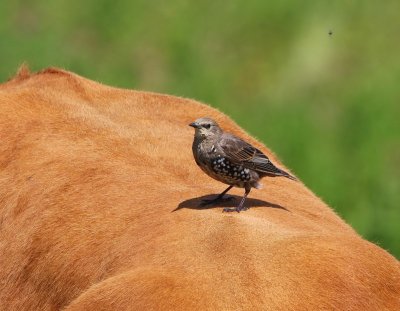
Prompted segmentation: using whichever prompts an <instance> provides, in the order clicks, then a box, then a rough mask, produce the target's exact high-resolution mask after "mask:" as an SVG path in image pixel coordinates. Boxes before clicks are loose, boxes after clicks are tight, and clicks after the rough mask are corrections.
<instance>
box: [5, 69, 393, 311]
mask: <svg viewBox="0 0 400 311" xmlns="http://www.w3.org/2000/svg"><path fill="white" fill-rule="evenodd" d="M205 115H206V116H210V117H211V118H213V119H215V120H216V121H217V122H218V123H219V124H220V125H221V127H222V128H223V129H224V130H226V131H229V132H231V133H233V134H235V135H238V136H240V137H243V138H244V139H245V140H246V141H248V142H249V143H251V144H252V145H254V146H255V147H257V148H259V149H260V150H262V151H263V152H264V153H265V154H266V155H268V157H270V158H271V160H272V161H274V163H277V164H278V165H279V167H282V168H284V166H283V165H282V163H280V162H279V161H278V159H277V158H276V157H275V156H274V155H273V154H272V153H271V151H270V150H269V149H268V148H266V147H265V146H263V145H262V144H261V143H260V142H258V141H257V140H255V139H254V138H252V137H251V136H249V135H247V134H246V133H245V132H244V131H243V130H241V129H240V128H239V127H238V126H237V125H236V124H235V123H234V122H233V121H232V120H230V119H229V118H228V117H227V116H225V115H224V114H222V113H221V112H218V111H217V110H215V109H213V108H210V107H209V106H206V105H203V104H200V103H198V102H196V101H193V100H188V99H182V98H177V97H173V96H167V95H160V94H154V93H146V92H137V91H131V90H123V89H117V88H112V87H108V86H104V85H102V84H99V83H96V82H93V81H90V80H88V79H85V78H82V77H80V76H78V75H76V74H73V73H70V72H66V71H63V70H58V69H47V70H44V71H42V72H40V73H37V74H29V72H28V71H27V70H26V69H25V70H22V71H21V72H20V74H18V75H17V76H16V77H15V78H13V79H12V80H10V81H9V82H7V83H4V84H2V85H0V309H1V310H12V311H14V310H18V311H23V310H30V311H32V310H34V311H35V310H40V311H43V310H44V311H48V310H65V311H72V310H96V311H97V310H118V311H120V310H274V311H276V310H284V311H288V310H300V311H302V310H347V311H348V310H350V311H351V310H360V311H361V310H362V311H365V310H374V311H376V310H379V311H382V310H400V301H399V297H400V266H399V262H398V261H397V260H396V259H395V258H394V257H392V256H391V255H390V254H388V253H387V252H386V251H385V250H383V249H381V248H379V247H378V246H376V245H374V244H372V243H369V242H367V241H365V240H363V239H362V238H361V237H360V236H359V235H358V234H356V233H355V232H354V230H353V229H352V228H351V227H350V226H349V225H347V224H346V223H345V222H344V221H343V220H342V219H340V218H339V217H338V216H337V215H336V214H335V213H334V212H333V211H332V209H331V208H329V207H328V206H327V205H326V204H325V203H324V202H322V201H321V200H320V199H319V198H317V197H316V196H315V195H314V194H313V193H312V192H311V191H310V190H309V189H307V187H306V186H304V185H303V184H302V183H301V182H293V181H291V180H289V179H287V178H272V179H271V180H270V181H268V187H265V188H264V189H263V190H260V191H256V192H254V194H253V197H252V198H251V199H249V203H250V204H251V206H252V209H250V210H249V211H247V212H246V213H240V214H236V213H235V214H226V213H221V211H220V207H218V206H217V208H207V209H199V208H198V206H199V203H200V200H201V199H203V198H204V197H203V196H204V194H209V196H208V198H210V197H212V194H215V193H214V191H215V189H219V187H220V186H221V184H220V182H218V181H214V180H212V179H210V178H209V177H208V176H206V175H205V174H204V173H203V172H202V171H201V170H199V169H198V168H197V166H196V164H195V163H194V161H193V156H192V151H191V145H192V140H193V129H192V128H190V127H189V126H188V124H189V123H190V122H192V121H193V120H194V119H196V118H197V117H198V116H205ZM271 131H273V129H271ZM321 178H329V176H324V174H323V172H321ZM382 186H384V185H382ZM232 194H235V195H238V196H241V195H242V190H241V189H233V190H232ZM351 195H356V194H351ZM227 204H229V203H227ZM232 204H236V203H235V201H233V202H232ZM377 208H379V206H377ZM360 212H362V211H360Z"/></svg>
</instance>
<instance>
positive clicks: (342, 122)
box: [0, 0, 400, 258]
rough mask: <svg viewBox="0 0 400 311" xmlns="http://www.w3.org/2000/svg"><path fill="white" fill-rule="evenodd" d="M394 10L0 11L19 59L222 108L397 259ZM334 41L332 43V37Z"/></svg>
mask: <svg viewBox="0 0 400 311" xmlns="http://www.w3.org/2000/svg"><path fill="white" fill-rule="evenodd" d="M399 12H400V1H398V0H397V1H390V0H385V1H319V2H317V1H288V0H282V1H262V0H248V1H238V0H234V1H183V0H172V1H160V0H156V1H144V0H141V1H128V0H122V1H104V0H86V1H78V0H68V1H67V0H64V1H47V0H38V1H1V2H0V34H1V40H0V57H1V60H2V66H1V68H0V79H1V81H4V80H6V79H7V78H9V77H10V76H12V75H13V74H14V72H15V71H16V69H17V67H18V66H19V65H20V64H21V63H22V62H24V61H26V62H27V63H28V64H29V65H30V67H31V69H32V70H39V69H42V68H44V67H48V66H58V67H63V68H66V69H68V70H72V71H74V72H76V73H78V74H80V75H83V76H86V77H88V78H91V79H94V80H98V81H101V82H103V83H106V84H110V85H114V86H119V87H124V88H133V89H140V90H149V91H155V92H161V93H168V94H175V95H178V96H184V97H189V98H194V99H197V100H200V101H202V102H206V103H209V104H210V105H212V106H214V107H218V108H219V109H220V110H221V111H223V112H225V113H226V114H228V115H230V116H231V117H232V118H233V119H234V120H236V121H237V122H238V123H239V124H240V125H241V126H242V127H243V128H245V129H246V130H247V131H248V132H250V133H251V134H252V135H254V136H256V137H257V138H259V139H261V140H262V141H263V142H265V144H266V145H267V146H269V147H270V148H271V149H272V150H274V151H275V152H276V153H277V154H278V155H279V156H280V158H281V159H282V160H283V162H284V163H285V164H286V165H287V166H288V167H290V168H291V169H292V170H293V172H294V173H295V174H296V175H297V176H299V177H300V178H301V179H302V180H303V181H304V182H305V183H306V184H307V185H308V186H309V187H310V188H311V189H312V190H313V191H314V192H315V193H316V194H317V195H319V196H320V197H321V198H322V199H324V200H325V201H326V202H327V203H328V204H330V205H331V206H332V207H333V208H334V209H335V210H336V211H337V212H338V213H339V214H340V215H341V216H342V217H343V218H344V219H345V220H346V221H347V222H348V223H350V224H351V225H352V226H353V227H354V228H355V229H356V230H357V231H358V232H359V233H360V234H361V235H363V236H364V237H365V238H367V239H369V240H371V241H373V242H374V243H377V244H379V245H380V246H382V247H383V248H385V249H387V250H389V251H390V252H391V253H392V254H394V255H395V256H397V258H400V210H399V202H400V200H399V198H400V161H399V160H400V122H399V118H400V40H399V36H400V17H399ZM330 32H332V34H330Z"/></svg>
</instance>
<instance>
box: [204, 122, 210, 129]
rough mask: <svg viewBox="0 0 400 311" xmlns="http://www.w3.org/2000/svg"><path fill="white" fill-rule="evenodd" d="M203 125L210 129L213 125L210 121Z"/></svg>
mask: <svg viewBox="0 0 400 311" xmlns="http://www.w3.org/2000/svg"><path fill="white" fill-rule="evenodd" d="M203 127H204V128H205V129H207V130H209V129H210V127H211V124H210V123H206V124H204V125H203Z"/></svg>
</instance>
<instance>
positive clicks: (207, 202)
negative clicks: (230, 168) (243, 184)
mask: <svg viewBox="0 0 400 311" xmlns="http://www.w3.org/2000/svg"><path fill="white" fill-rule="evenodd" d="M232 187H233V185H230V186H229V187H228V188H226V189H225V190H224V191H223V192H222V193H221V194H219V195H218V196H217V197H216V198H214V199H211V200H202V203H201V205H202V206H205V205H209V204H214V203H218V202H221V201H225V199H223V197H224V195H225V193H227V192H228V191H229V190H231V189H232ZM229 199H232V197H230V198H229Z"/></svg>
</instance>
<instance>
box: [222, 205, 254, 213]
mask: <svg viewBox="0 0 400 311" xmlns="http://www.w3.org/2000/svg"><path fill="white" fill-rule="evenodd" d="M248 209H249V208H248V207H242V208H240V207H239V206H238V207H225V208H224V209H223V210H222V211H223V212H225V213H230V212H238V213H240V212H241V211H246V210H248Z"/></svg>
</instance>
